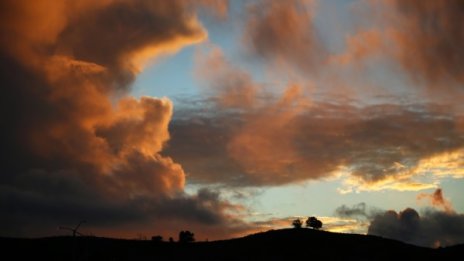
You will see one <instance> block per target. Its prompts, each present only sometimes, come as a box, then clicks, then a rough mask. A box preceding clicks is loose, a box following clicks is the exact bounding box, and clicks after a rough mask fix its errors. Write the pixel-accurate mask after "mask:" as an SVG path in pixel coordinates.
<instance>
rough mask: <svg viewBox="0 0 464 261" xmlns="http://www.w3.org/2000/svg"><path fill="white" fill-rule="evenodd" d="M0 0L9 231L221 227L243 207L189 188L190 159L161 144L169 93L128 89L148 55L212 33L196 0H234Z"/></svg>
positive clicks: (2, 180) (4, 218) (124, 232)
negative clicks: (179, 158) (184, 161)
mask: <svg viewBox="0 0 464 261" xmlns="http://www.w3.org/2000/svg"><path fill="white" fill-rule="evenodd" d="M0 5H1V8H0V12H1V14H0V32H1V41H0V58H1V59H0V61H1V62H0V75H1V79H2V95H1V98H0V104H1V112H0V113H1V115H0V116H1V118H2V121H3V123H4V124H2V126H4V127H2V129H3V131H2V135H1V137H0V139H1V143H2V147H1V149H0V150H1V153H0V155H1V157H2V161H3V162H5V163H4V164H3V165H2V170H1V176H0V184H1V185H0V186H1V191H2V192H1V194H2V195H1V198H2V200H1V202H0V209H1V212H2V215H1V224H2V225H1V228H0V231H1V234H2V236H25V235H27V236H39V235H40V236H44V235H50V234H55V233H58V232H57V231H56V227H57V226H58V225H72V224H74V223H75V222H77V221H78V220H81V219H86V220H88V226H89V227H90V229H93V231H94V232H97V233H99V232H102V233H110V234H111V235H119V236H125V237H127V236H129V237H130V236H133V233H134V231H138V230H140V229H143V230H146V229H150V230H152V231H158V232H159V233H162V232H169V231H175V230H177V229H181V228H182V229H184V228H185V227H184V226H185V223H189V224H190V225H189V227H192V229H195V228H197V231H198V233H199V234H200V235H201V234H202V233H203V232H204V233H207V234H208V235H210V236H212V237H214V236H221V235H222V236H224V235H225V234H226V232H225V231H226V230H228V228H224V227H222V228H221V232H218V233H215V231H216V232H217V230H215V227H216V228H217V226H216V225H221V226H223V225H224V220H225V219H227V220H235V219H234V218H233V217H231V216H230V215H228V214H227V211H228V209H234V210H237V209H236V208H237V207H239V206H235V205H233V204H230V203H228V202H227V201H224V200H222V199H221V198H220V196H219V194H217V193H215V192H214V193H213V192H211V191H207V190H201V191H199V192H198V193H197V194H196V195H187V194H186V193H185V192H184V185H185V173H184V171H183V168H182V167H181V165H179V164H178V163H176V162H175V161H174V160H173V159H172V158H170V157H167V156H164V155H162V154H161V152H162V150H163V149H164V147H165V144H166V142H167V141H168V140H169V138H170V134H169V131H168V124H169V122H170V121H171V117H172V112H173V105H172V103H171V101H169V100H168V99H164V98H163V99H158V98H153V97H142V98H140V99H135V98H132V97H128V96H127V93H128V91H129V90H130V84H131V83H132V81H133V80H134V78H135V76H136V75H137V74H138V73H139V72H140V71H141V70H142V69H143V67H144V66H145V64H146V63H147V62H148V60H149V59H153V58H155V59H156V57H157V56H158V55H161V54H168V53H173V52H176V51H177V50H179V49H180V48H182V47H184V46H186V45H190V44H195V43H198V42H201V41H203V40H205V39H206V37H207V32H206V30H205V29H204V28H203V26H202V25H201V23H200V22H199V20H198V19H197V16H196V10H197V9H196V8H197V7H198V6H199V7H202V8H203V7H207V8H210V9H213V10H214V11H215V12H219V13H221V12H223V13H224V12H227V3H226V2H224V1H198V2H189V3H187V2H186V1H167V2H164V1H163V2H150V1H102V2H98V3H95V2H92V1H79V2H68V1H39V2H29V1H2V3H1V4H0ZM173 206H176V207H173ZM178 206H181V207H180V208H178ZM234 222H235V221H233V222H232V223H234ZM228 224H229V223H228ZM234 224H238V225H243V224H242V223H240V221H239V220H236V223H234ZM228 227H231V226H228ZM105 228H111V229H108V230H106V232H105ZM130 228H132V230H131V229H130ZM229 232H230V231H229ZM229 232H227V233H229ZM131 233H132V234H131ZM221 233H222V234H221ZM229 234H230V233H229Z"/></svg>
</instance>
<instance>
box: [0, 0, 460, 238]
mask: <svg viewBox="0 0 464 261" xmlns="http://www.w3.org/2000/svg"><path fill="white" fill-rule="evenodd" d="M462 17H464V4H463V2H462V1H459V0H449V1H420V0H410V1H399V0H376V1H365V0H327V1H326V0H324V1H322V0H290V1H278V0H253V1H252V0H250V1H240V0H238V1H225V0H191V1H183V0H174V1H144V0H135V1H128V0H104V1H97V2H95V1H89V0H80V1H66V0H62V1H52V0H50V1H48V0H44V1H33V2H31V1H23V0H20V1H12V0H11V1H10V0H6V1H2V2H1V4H0V31H1V41H0V55H1V58H0V73H1V81H2V84H1V86H2V87H1V90H2V92H3V93H2V95H0V104H1V112H0V113H1V119H2V135H1V144H2V146H1V149H0V151H1V157H2V169H1V170H0V187H1V190H0V194H1V197H0V213H1V214H0V236H12V237H42V236H53V235H62V234H66V233H68V232H67V231H62V230H59V229H58V227H59V226H71V227H72V226H74V225H75V224H78V223H79V222H80V221H81V220H86V223H85V224H84V225H83V226H82V227H81V232H82V233H84V234H88V235H97V236H110V237H122V238H143V237H147V238H149V237H151V236H153V235H162V236H163V237H164V238H168V237H176V235H177V233H178V231H181V230H186V229H188V230H191V231H192V232H194V233H195V237H196V238H197V240H205V239H208V240H215V239H225V238H232V237H237V236H243V235H247V234H250V233H255V232H259V231H266V230H268V229H278V228H285V227H291V221H292V220H294V219H296V218H301V219H302V220H303V221H304V220H305V219H306V218H307V217H309V216H316V217H318V218H319V219H320V220H321V221H322V222H323V224H324V225H323V229H324V230H327V231H333V232H344V233H360V234H372V235H379V236H383V237H388V238H393V239H398V240H401V241H404V242H408V243H413V244H417V245H422V246H430V247H438V246H447V245H453V244H458V243H464V197H463V188H464V106H463V105H462V104H463V103H462V101H463V100H464V88H463V86H464V51H463V48H462V46H464V31H463V30H462V28H463V26H464V20H463V19H462Z"/></svg>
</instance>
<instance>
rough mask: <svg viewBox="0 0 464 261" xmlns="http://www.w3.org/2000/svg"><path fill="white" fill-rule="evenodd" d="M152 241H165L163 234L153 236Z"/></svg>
mask: <svg viewBox="0 0 464 261" xmlns="http://www.w3.org/2000/svg"><path fill="white" fill-rule="evenodd" d="M151 241H153V242H163V237H162V236H152V237H151Z"/></svg>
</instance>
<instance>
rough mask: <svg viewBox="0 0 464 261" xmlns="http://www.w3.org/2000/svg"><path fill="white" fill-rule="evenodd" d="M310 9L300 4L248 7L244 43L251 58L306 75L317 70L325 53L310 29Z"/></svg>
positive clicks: (310, 6) (314, 30)
mask: <svg viewBox="0 0 464 261" xmlns="http://www.w3.org/2000/svg"><path fill="white" fill-rule="evenodd" d="M310 8H313V6H312V4H311V3H309V2H308V1H299V0H292V1H285V2H282V1H262V2H258V3H257V4H254V5H251V6H250V7H249V10H248V20H247V23H246V25H245V28H246V29H245V33H244V42H245V43H246V44H247V46H248V48H250V50H251V51H252V52H253V53H254V54H256V55H258V56H259V57H262V58H264V59H268V60H270V61H271V62H274V63H276V64H277V65H279V66H282V65H283V66H290V68H291V69H296V70H299V71H302V72H304V73H306V74H307V73H308V72H313V71H315V70H317V68H318V67H319V66H320V65H321V63H322V61H324V59H325V53H326V51H325V49H324V48H323V46H322V44H321V43H320V41H319V38H318V35H317V31H316V29H315V28H314V26H313V21H312V13H311V11H310ZM288 71H291V70H288Z"/></svg>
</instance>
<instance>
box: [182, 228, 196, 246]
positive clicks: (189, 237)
mask: <svg viewBox="0 0 464 261" xmlns="http://www.w3.org/2000/svg"><path fill="white" fill-rule="evenodd" d="M194 241H195V237H194V234H193V233H192V232H190V231H188V230H186V231H180V232H179V242H180V243H190V242H194Z"/></svg>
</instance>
